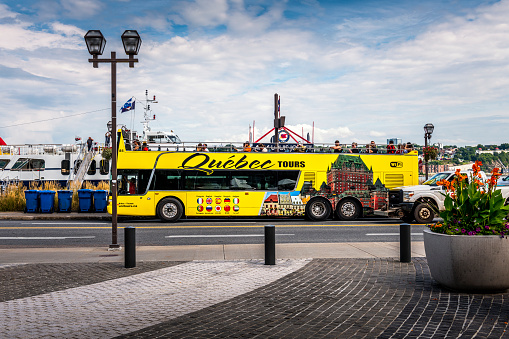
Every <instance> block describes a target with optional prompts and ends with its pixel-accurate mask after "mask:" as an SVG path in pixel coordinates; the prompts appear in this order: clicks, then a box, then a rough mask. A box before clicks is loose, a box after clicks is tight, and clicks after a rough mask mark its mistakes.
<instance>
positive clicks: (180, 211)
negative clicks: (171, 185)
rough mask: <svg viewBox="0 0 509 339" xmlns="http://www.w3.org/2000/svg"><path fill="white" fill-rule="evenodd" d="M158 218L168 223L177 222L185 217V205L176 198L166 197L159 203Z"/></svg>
mask: <svg viewBox="0 0 509 339" xmlns="http://www.w3.org/2000/svg"><path fill="white" fill-rule="evenodd" d="M156 214H157V216H158V217H159V218H160V219H161V220H162V221H166V222H177V221H178V220H179V219H180V218H182V216H183V215H184V204H183V203H182V201H181V200H180V199H178V198H176V197H164V198H163V199H161V200H160V201H159V203H157V208H156Z"/></svg>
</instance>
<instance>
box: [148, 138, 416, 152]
mask: <svg viewBox="0 0 509 339" xmlns="http://www.w3.org/2000/svg"><path fill="white" fill-rule="evenodd" d="M244 144H245V143H243V142H224V141H223V142H196V141H195V142H192V141H191V142H182V143H179V144H153V143H148V144H147V147H148V149H149V150H150V151H173V152H243V150H244V148H243V146H244ZM205 145H206V146H205ZM250 145H251V152H262V148H261V147H260V145H263V146H264V148H265V149H266V150H267V152H276V145H275V144H273V143H253V144H250ZM300 145H301V147H302V146H303V148H301V149H299V144H297V143H280V144H279V152H283V153H286V152H302V153H334V151H335V150H334V149H333V148H332V147H333V146H334V144H326V143H314V144H312V143H307V144H306V143H303V144H300ZM402 145H405V144H402ZM340 146H341V148H342V151H341V152H340V153H360V154H367V153H377V154H387V153H389V154H404V153H405V152H404V149H398V146H399V145H395V149H392V150H389V149H388V148H387V145H386V144H376V148H370V147H369V144H366V145H362V146H358V147H357V148H356V149H357V150H359V151H358V152H357V151H355V150H354V151H352V146H351V144H340ZM205 147H206V149H205ZM413 150H415V149H413ZM407 151H408V150H407ZM336 153H337V152H336Z"/></svg>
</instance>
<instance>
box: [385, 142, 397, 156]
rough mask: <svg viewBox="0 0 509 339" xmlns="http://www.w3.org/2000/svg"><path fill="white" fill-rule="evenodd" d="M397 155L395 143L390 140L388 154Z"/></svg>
mask: <svg viewBox="0 0 509 339" xmlns="http://www.w3.org/2000/svg"><path fill="white" fill-rule="evenodd" d="M394 153H396V147H395V146H394V141H392V140H390V141H389V145H387V154H394Z"/></svg>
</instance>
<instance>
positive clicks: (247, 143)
mask: <svg viewBox="0 0 509 339" xmlns="http://www.w3.org/2000/svg"><path fill="white" fill-rule="evenodd" d="M243 151H244V152H251V146H249V142H247V141H246V142H245V143H244V149H243Z"/></svg>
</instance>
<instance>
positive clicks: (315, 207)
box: [306, 198, 331, 221]
mask: <svg viewBox="0 0 509 339" xmlns="http://www.w3.org/2000/svg"><path fill="white" fill-rule="evenodd" d="M330 210H331V208H330V204H329V202H328V201H327V200H325V199H321V198H319V199H313V200H311V201H309V202H308V203H307V204H306V217H307V218H308V219H310V220H313V221H322V220H325V219H327V218H328V217H329V215H330Z"/></svg>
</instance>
